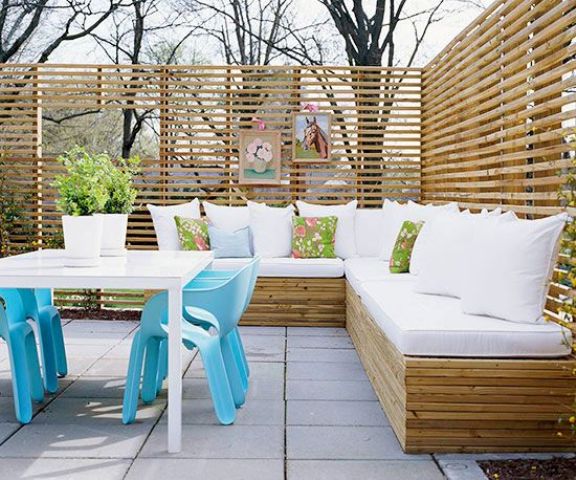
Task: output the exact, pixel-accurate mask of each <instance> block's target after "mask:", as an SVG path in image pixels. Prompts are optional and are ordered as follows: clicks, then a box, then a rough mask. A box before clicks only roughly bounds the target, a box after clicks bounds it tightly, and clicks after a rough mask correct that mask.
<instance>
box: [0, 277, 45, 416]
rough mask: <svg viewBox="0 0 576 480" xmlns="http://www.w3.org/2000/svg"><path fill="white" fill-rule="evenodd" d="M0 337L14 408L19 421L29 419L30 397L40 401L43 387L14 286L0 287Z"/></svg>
mask: <svg viewBox="0 0 576 480" xmlns="http://www.w3.org/2000/svg"><path fill="white" fill-rule="evenodd" d="M0 298H1V299H2V300H3V303H4V306H2V302H0V337H2V338H3V339H4V340H5V341H6V343H7V345H8V352H9V356H10V368H11V370H12V389H13V390H14V392H13V394H14V410H15V411H16V418H17V419H18V421H19V422H20V423H28V422H30V420H31V419H32V413H33V411H32V400H34V401H36V402H41V401H43V400H44V386H43V384H42V375H41V373H40V362H39V361H38V351H37V349H36V339H35V337H34V330H32V327H31V326H30V325H29V324H28V323H27V322H26V316H25V312H24V305H23V303H22V298H21V297H20V294H19V293H18V291H17V290H15V289H4V288H2V289H0Z"/></svg>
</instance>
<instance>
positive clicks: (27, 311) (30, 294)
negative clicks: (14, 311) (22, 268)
mask: <svg viewBox="0 0 576 480" xmlns="http://www.w3.org/2000/svg"><path fill="white" fill-rule="evenodd" d="M18 293H19V294H20V298H21V299H22V308H23V309H24V316H25V317H26V318H31V319H32V320H34V321H38V317H39V315H40V314H39V312H38V310H39V309H38V301H37V298H36V294H35V292H34V289H33V288H19V289H18Z"/></svg>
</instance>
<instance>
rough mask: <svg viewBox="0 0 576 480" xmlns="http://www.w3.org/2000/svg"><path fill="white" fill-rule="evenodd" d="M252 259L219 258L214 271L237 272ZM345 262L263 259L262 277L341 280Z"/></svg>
mask: <svg viewBox="0 0 576 480" xmlns="http://www.w3.org/2000/svg"><path fill="white" fill-rule="evenodd" d="M250 260H251V259H250V258H218V259H216V260H214V262H213V263H212V268H213V269H214V270H235V269H237V268H241V267H242V266H244V265H246V264H247V263H248V262H249V261H250ZM343 275H344V262H343V261H342V260H340V259H339V258H262V259H261V260H260V272H259V273H258V276H260V277H296V278H340V277H342V276H343Z"/></svg>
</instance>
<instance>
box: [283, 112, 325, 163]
mask: <svg viewBox="0 0 576 480" xmlns="http://www.w3.org/2000/svg"><path fill="white" fill-rule="evenodd" d="M330 120H331V118H330V114H329V113H306V112H299V113H295V114H294V117H293V139H292V145H293V159H294V161H296V162H328V161H330V157H331V143H330V123H331V122H330Z"/></svg>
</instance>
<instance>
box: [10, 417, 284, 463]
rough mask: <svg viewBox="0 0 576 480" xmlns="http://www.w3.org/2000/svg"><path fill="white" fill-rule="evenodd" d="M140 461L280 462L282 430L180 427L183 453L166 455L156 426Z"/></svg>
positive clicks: (162, 432)
mask: <svg viewBox="0 0 576 480" xmlns="http://www.w3.org/2000/svg"><path fill="white" fill-rule="evenodd" d="M0 453H1V449H0ZM141 457H143V458H146V457H165V458H168V457H173V458H198V459H202V458H205V459H209V458H227V459H234V458H252V459H258V458H263V459H282V458H284V428H283V427H281V426H262V425H258V426H253V425H250V426H248V425H229V426H222V425H217V426H214V425H183V426H182V451H181V452H180V453H177V454H168V452H167V450H166V425H162V424H159V425H158V426H156V428H154V430H153V431H152V434H151V435H150V438H149V440H148V441H147V442H146V444H145V445H144V448H143V449H142V453H141Z"/></svg>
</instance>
